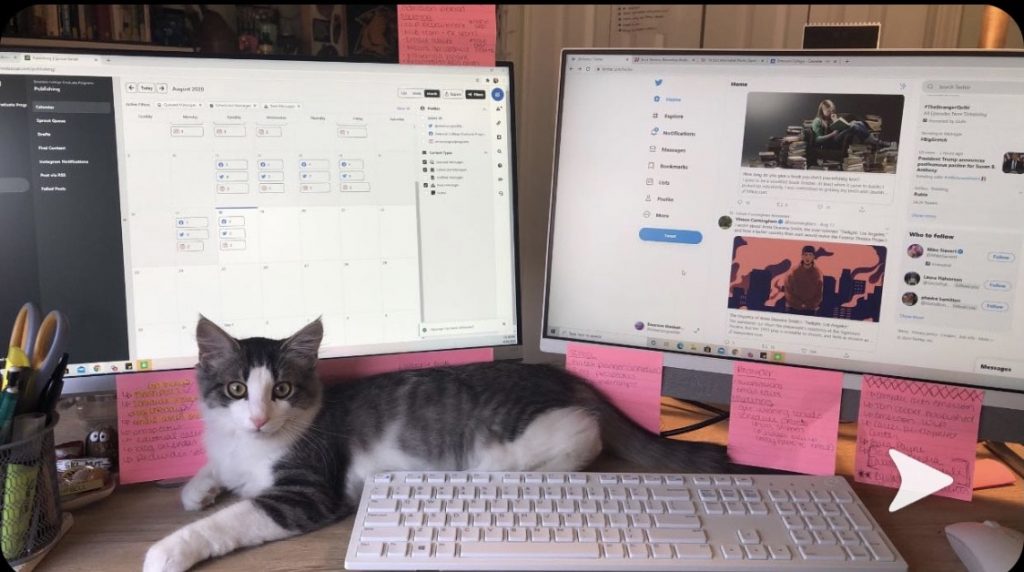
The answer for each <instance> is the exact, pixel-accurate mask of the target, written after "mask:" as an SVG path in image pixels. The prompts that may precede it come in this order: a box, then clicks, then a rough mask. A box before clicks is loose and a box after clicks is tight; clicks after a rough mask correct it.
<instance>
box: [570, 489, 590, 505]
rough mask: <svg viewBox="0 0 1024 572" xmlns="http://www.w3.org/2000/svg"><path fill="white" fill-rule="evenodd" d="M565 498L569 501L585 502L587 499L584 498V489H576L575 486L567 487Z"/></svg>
mask: <svg viewBox="0 0 1024 572" xmlns="http://www.w3.org/2000/svg"><path fill="white" fill-rule="evenodd" d="M565 498H567V499H569V500H576V501H581V500H583V499H584V498H586V497H585V496H584V492H583V487H574V486H568V487H565ZM591 502H593V501H591Z"/></svg>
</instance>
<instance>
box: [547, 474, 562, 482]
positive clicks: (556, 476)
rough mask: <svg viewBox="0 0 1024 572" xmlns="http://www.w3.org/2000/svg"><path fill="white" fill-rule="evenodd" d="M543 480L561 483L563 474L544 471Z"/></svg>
mask: <svg viewBox="0 0 1024 572" xmlns="http://www.w3.org/2000/svg"><path fill="white" fill-rule="evenodd" d="M544 482H545V483H556V484H561V483H564V482H565V475H564V474H562V473H546V474H545V475H544Z"/></svg>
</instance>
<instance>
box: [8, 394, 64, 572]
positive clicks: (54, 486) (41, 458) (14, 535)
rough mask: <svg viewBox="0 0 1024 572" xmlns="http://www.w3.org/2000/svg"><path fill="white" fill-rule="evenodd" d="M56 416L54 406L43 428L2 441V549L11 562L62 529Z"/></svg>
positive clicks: (29, 553) (52, 538)
mask: <svg viewBox="0 0 1024 572" xmlns="http://www.w3.org/2000/svg"><path fill="white" fill-rule="evenodd" d="M57 419H58V415H57V413H56V412H53V413H52V414H51V416H50V419H49V423H47V424H46V426H45V427H44V428H43V430H42V431H39V432H37V433H35V434H33V435H31V436H29V437H27V438H25V439H21V440H19V441H16V442H13V443H10V444H8V445H3V446H0V477H2V478H0V483H2V489H0V549H2V552H3V556H4V558H5V559H6V560H7V563H8V564H9V565H11V566H12V567H14V566H17V565H18V564H20V563H21V562H23V561H25V560H28V559H30V558H31V557H33V556H34V555H36V554H37V553H39V552H40V551H43V550H45V549H46V548H48V547H49V546H50V544H51V543H53V542H55V541H56V540H57V537H58V535H59V533H60V529H61V518H62V517H61V509H60V497H59V492H58V491H59V488H58V482H57V460H56V456H55V453H54V448H53V428H54V427H56V426H57Z"/></svg>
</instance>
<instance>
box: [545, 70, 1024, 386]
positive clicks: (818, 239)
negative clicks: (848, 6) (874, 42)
mask: <svg viewBox="0 0 1024 572" xmlns="http://www.w3.org/2000/svg"><path fill="white" fill-rule="evenodd" d="M1022 62H1024V60H1022V58H1020V57H1017V56H1012V57H1005V56H1004V57H980V56H973V57H968V56H957V57H950V56H927V57H926V56H892V55H890V56H886V57H879V56H843V55H841V54H838V55H828V56H811V55H803V54H801V55H781V54H776V55H774V56H772V55H758V54H719V55H707V54H703V55H701V54H698V55H687V54H678V55H676V54H672V55H669V54H652V53H649V52H648V53H644V54H641V53H628V54H627V53H612V52H609V53H600V52H596V53H590V54H581V53H567V54H566V55H565V61H564V64H563V87H562V91H561V100H560V108H559V110H560V115H559V130H558V140H557V146H556V151H557V162H556V169H555V180H554V197H553V212H552V234H551V236H550V245H549V246H550V253H549V263H548V285H549V288H548V292H547V299H546V312H545V326H544V327H545V336H546V337H548V338H555V339H566V340H577V341H591V342H601V343H611V344H620V345H626V346H636V347H647V348H654V349H659V350H662V351H673V352H689V353H700V354H708V355H712V356H721V357H730V358H743V359H755V360H766V361H775V362H783V363H792V364H799V365H808V366H815V367H827V368H833V369H840V370H846V371H854V372H857V371H860V372H872V373H885V374H889V375H902V376H908V377H923V378H926V379H935V380H940V381H951V382H957V383H973V384H979V385H985V386H990V387H1003V388H1014V389H1024V358H1021V356H1020V352H1019V348H1020V347H1022V346H1024V329H1022V328H1024V326H1022V319H1024V312H1022V310H1021V307H1022V305H1021V304H1022V302H1024V300H1022V297H1021V293H1020V291H1019V288H1018V286H1019V285H1020V284H1021V279H1022V277H1024V276H1022V270H1021V265H1020V256H1021V255H1022V238H1024V232H1022V225H1021V223H1020V221H1021V220H1022V215H1024V175H1022V174H1021V173H1022V172H1024V168H1018V167H1017V165H1018V164H1019V161H1020V160H1024V155H1022V154H1021V149H1020V148H1021V147H1024V145H1022V144H1021V142H1020V136H1019V133H1020V132H1021V130H1022V129H1024V118H1022V117H1021V116H1020V114H1019V113H1018V112H1017V111H1018V110H1019V103H1020V101H1021V97H1022V96H1024V81H1014V80H1013V79H1012V78H1021V77H1024V76H1022V75H1021V73H1020V72H1021V70H1022V69H1024V63H1022ZM1018 171H1021V172H1018ZM611 301H614V303H610V302H611Z"/></svg>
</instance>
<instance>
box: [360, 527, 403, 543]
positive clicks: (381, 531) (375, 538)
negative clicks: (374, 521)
mask: <svg viewBox="0 0 1024 572" xmlns="http://www.w3.org/2000/svg"><path fill="white" fill-rule="evenodd" d="M396 540H400V541H403V542H404V541H406V540H409V529H408V528H405V527H404V526H392V527H386V528H364V529H363V532H362V533H361V534H360V535H359V541H360V542H391V541H396Z"/></svg>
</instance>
